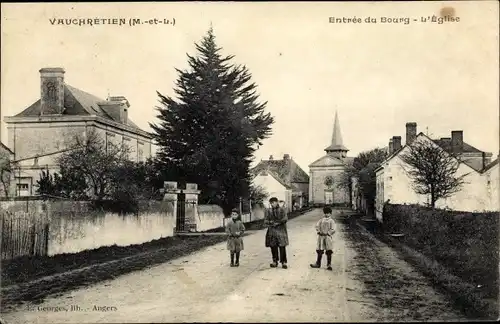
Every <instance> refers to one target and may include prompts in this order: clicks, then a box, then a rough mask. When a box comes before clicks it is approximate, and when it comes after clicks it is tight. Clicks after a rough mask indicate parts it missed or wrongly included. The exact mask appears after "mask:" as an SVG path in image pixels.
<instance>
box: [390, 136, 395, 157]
mask: <svg viewBox="0 0 500 324" xmlns="http://www.w3.org/2000/svg"><path fill="white" fill-rule="evenodd" d="M392 153H394V143H393V139H392V138H391V139H390V140H389V155H391V154H392Z"/></svg>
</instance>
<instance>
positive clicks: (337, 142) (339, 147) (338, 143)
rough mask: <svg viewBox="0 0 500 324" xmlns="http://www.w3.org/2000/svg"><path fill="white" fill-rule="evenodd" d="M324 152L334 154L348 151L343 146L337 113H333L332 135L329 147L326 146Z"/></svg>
mask: <svg viewBox="0 0 500 324" xmlns="http://www.w3.org/2000/svg"><path fill="white" fill-rule="evenodd" d="M325 151H327V152H335V151H346V152H347V151H349V150H348V149H347V148H346V147H345V146H344V142H343V140H342V132H341V130H340V122H339V116H338V113H337V112H335V121H334V124H333V133H332V142H331V144H330V146H328V147H327V148H326V149H325Z"/></svg>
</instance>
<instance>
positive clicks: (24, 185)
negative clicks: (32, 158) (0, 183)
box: [17, 183, 29, 191]
mask: <svg viewBox="0 0 500 324" xmlns="http://www.w3.org/2000/svg"><path fill="white" fill-rule="evenodd" d="M28 188H29V186H28V184H27V183H18V184H17V190H23V191H27V190H28Z"/></svg>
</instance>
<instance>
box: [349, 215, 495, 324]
mask: <svg viewBox="0 0 500 324" xmlns="http://www.w3.org/2000/svg"><path fill="white" fill-rule="evenodd" d="M357 222H358V224H360V225H362V226H363V227H365V228H366V229H367V230H369V231H370V232H371V233H372V234H374V235H375V236H376V237H377V239H379V240H380V241H382V242H384V243H385V244H387V245H388V246H390V247H391V248H392V249H394V250H395V251H396V252H397V253H398V254H399V255H400V256H401V258H402V259H403V260H405V261H406V262H408V263H410V264H411V265H412V266H414V267H415V268H416V269H417V270H418V271H419V272H420V273H422V274H423V275H424V276H425V277H427V278H428V279H429V280H430V281H431V282H432V284H433V285H434V286H435V287H437V288H438V289H439V290H441V291H442V292H443V293H445V294H446V295H447V296H449V297H450V300H451V301H452V302H453V305H454V307H455V308H456V309H458V310H460V311H461V312H462V313H463V314H464V315H465V316H467V317H468V318H470V319H481V320H496V319H498V315H499V314H498V299H497V298H492V297H491V291H488V290H485V289H481V287H478V286H476V285H473V284H471V283H468V282H465V281H464V280H462V279H461V278H459V277H457V276H455V275H453V274H451V271H450V270H449V269H447V268H446V267H444V266H442V265H441V264H440V263H439V262H438V261H436V260H434V259H433V258H431V257H428V256H426V255H424V254H423V253H421V252H419V251H416V250H415V249H413V248H411V247H409V246H407V245H405V244H404V243H403V242H401V241H399V240H398V239H395V238H392V237H390V236H388V235H384V234H383V232H382V231H379V230H376V229H375V230H374V228H373V226H371V224H368V223H367V222H364V221H361V220H360V219H359V218H358V219H357Z"/></svg>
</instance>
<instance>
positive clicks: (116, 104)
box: [99, 96, 130, 124]
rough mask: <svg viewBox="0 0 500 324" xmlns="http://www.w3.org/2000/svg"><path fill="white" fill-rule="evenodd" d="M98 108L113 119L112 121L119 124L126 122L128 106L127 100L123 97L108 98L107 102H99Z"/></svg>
mask: <svg viewBox="0 0 500 324" xmlns="http://www.w3.org/2000/svg"><path fill="white" fill-rule="evenodd" d="M99 106H100V107H101V108H102V109H103V110H104V111H105V112H106V113H107V114H108V115H109V116H111V118H113V120H114V121H116V122H119V123H121V124H127V122H128V108H129V107H130V104H129V102H128V100H127V98H125V97H123V96H115V97H109V98H108V100H106V101H103V102H99Z"/></svg>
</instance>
